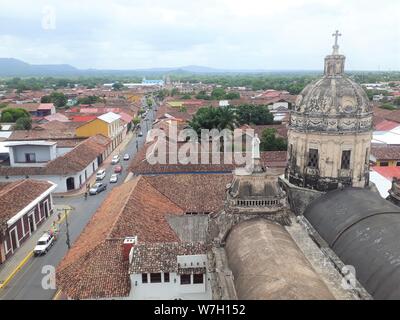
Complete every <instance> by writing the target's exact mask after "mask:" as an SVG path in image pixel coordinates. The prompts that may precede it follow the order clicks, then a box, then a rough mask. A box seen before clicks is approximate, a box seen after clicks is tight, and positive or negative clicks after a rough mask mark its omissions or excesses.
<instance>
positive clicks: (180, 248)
mask: <svg viewBox="0 0 400 320" xmlns="http://www.w3.org/2000/svg"><path fill="white" fill-rule="evenodd" d="M124 246H127V248H128V249H127V250H130V251H129V252H130V253H129V261H130V268H129V273H130V279H131V292H130V295H129V298H130V299H133V300H147V299H151V300H155V299H157V300H159V299H161V300H181V299H182V300H209V299H211V298H212V292H211V280H210V277H209V275H208V273H207V255H206V250H205V246H204V244H202V243H190V242H188V243H156V244H142V245H132V242H130V240H129V239H126V240H125V242H124ZM129 248H130V249H129Z"/></svg>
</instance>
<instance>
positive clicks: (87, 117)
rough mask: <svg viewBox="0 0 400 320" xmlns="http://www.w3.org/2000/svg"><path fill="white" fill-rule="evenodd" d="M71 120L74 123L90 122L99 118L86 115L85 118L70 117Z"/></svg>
mask: <svg viewBox="0 0 400 320" xmlns="http://www.w3.org/2000/svg"><path fill="white" fill-rule="evenodd" d="M69 118H70V120H71V121H74V122H89V121H92V120H94V119H96V118H97V116H88V115H84V116H70V117H69Z"/></svg>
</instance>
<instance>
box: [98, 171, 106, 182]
mask: <svg viewBox="0 0 400 320" xmlns="http://www.w3.org/2000/svg"><path fill="white" fill-rule="evenodd" d="M105 176H106V170H104V169H100V170H99V171H97V173H96V181H98V180H103V179H104V178H105Z"/></svg>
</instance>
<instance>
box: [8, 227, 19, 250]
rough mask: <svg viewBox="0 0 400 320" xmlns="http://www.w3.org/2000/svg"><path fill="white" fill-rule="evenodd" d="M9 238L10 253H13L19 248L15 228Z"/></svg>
mask: <svg viewBox="0 0 400 320" xmlns="http://www.w3.org/2000/svg"><path fill="white" fill-rule="evenodd" d="M10 238H11V250H12V252H14V251H15V250H17V249H18V247H19V243H18V238H17V228H16V227H15V228H14V229H12V230H11V231H10Z"/></svg>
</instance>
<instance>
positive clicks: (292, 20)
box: [0, 0, 400, 71]
mask: <svg viewBox="0 0 400 320" xmlns="http://www.w3.org/2000/svg"><path fill="white" fill-rule="evenodd" d="M1 9H2V10H1V11H0V30H1V31H0V57H4V58H16V59H20V60H23V61H25V62H28V63H31V64H70V65H72V66H74V67H77V68H80V69H88V68H96V69H121V70H127V69H148V68H163V67H168V68H177V67H181V66H187V65H196V66H205V67H210V68H217V69H229V70H243V69H246V70H260V69H261V70H322V69H323V58H324V56H325V55H326V54H328V53H330V52H331V51H332V46H333V44H334V37H332V34H333V33H334V32H335V31H336V30H339V31H340V33H341V34H342V36H341V37H340V38H339V40H338V42H339V46H340V48H339V52H340V53H342V54H345V55H346V58H347V60H346V70H381V71H386V70H392V71H398V70H400V25H399V24H398V21H400V1H398V0H382V1H380V2H379V4H377V3H376V2H375V1H362V2H361V1H345V0H331V1H323V0H296V1H294V0H280V1H279V2H278V1H265V0H264V1H262V0H249V1H246V2H243V1H239V0H219V1H212V0H204V1H183V0H168V1H165V0H164V1H162V0H150V1H149V0H146V1H144V0H137V1H127V0H117V1H103V0H100V1H92V0H90V1H89V0H88V1H76V0H70V1H64V0H59V1H54V0H53V1H51V0H47V1H44V0H37V1H35V2H32V1H27V0H18V1H10V0H2V1H1Z"/></svg>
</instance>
